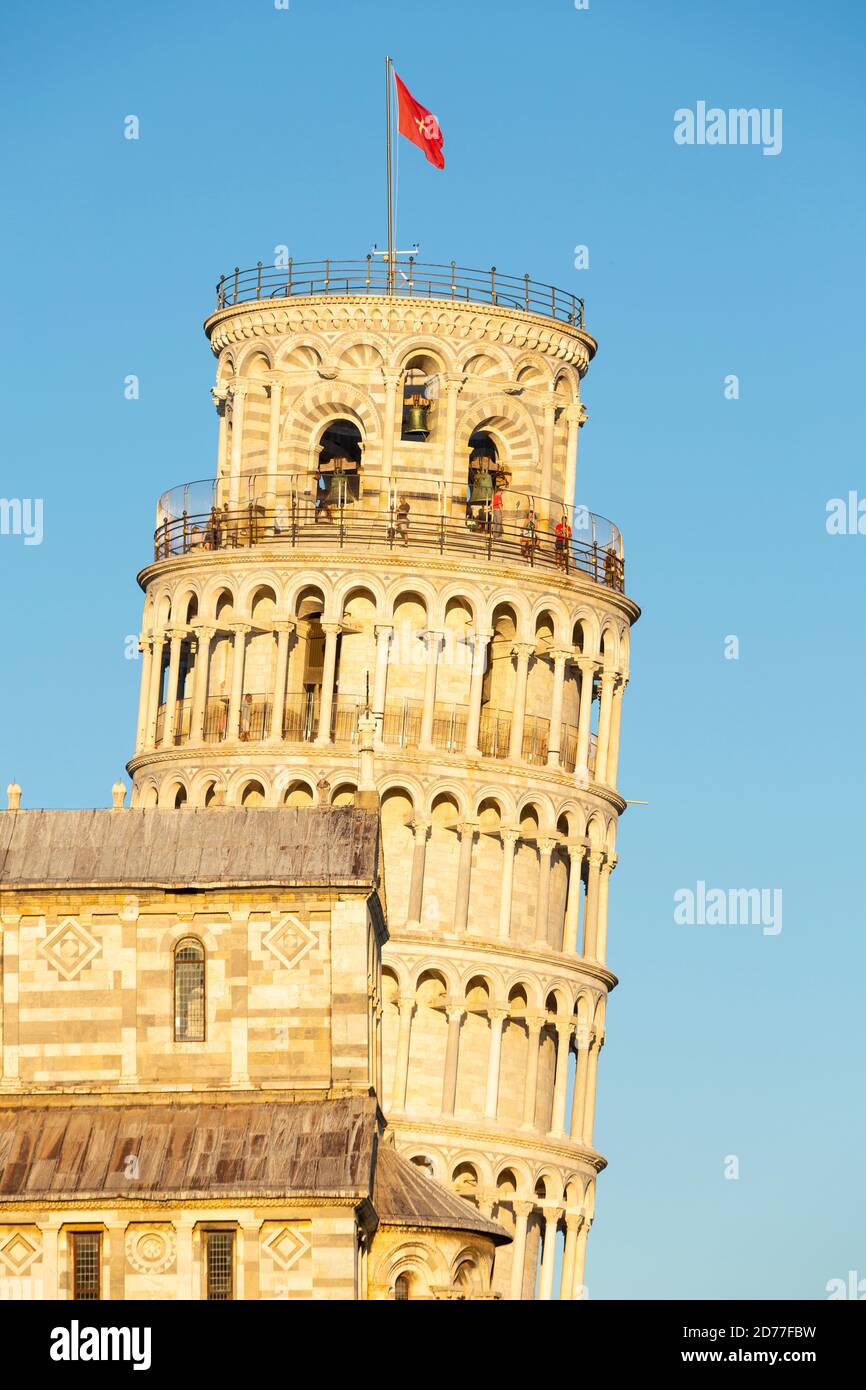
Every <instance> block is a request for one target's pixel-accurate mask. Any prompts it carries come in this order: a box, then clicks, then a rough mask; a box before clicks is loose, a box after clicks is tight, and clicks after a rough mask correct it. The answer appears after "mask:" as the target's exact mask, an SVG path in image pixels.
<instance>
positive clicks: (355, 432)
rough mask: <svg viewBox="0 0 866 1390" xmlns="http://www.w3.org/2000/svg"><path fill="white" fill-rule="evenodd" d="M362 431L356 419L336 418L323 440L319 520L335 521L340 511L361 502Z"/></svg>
mask: <svg viewBox="0 0 866 1390" xmlns="http://www.w3.org/2000/svg"><path fill="white" fill-rule="evenodd" d="M362 452H363V440H362V438H361V431H360V430H359V429H358V426H357V425H356V424H355V423H354V421H352V420H345V419H340V420H332V421H331V422H330V424H329V425H328V426H327V428H326V429H325V431H324V433H323V434H322V436H321V438H320V440H319V456H318V461H317V465H316V468H317V474H318V477H317V480H316V520H317V521H333V520H334V519H335V516H336V511H337V510H338V509H339V508H341V507H345V506H348V505H349V504H351V503H352V502H357V500H358V498H359V496H360V491H361V476H360V475H361V454H362Z"/></svg>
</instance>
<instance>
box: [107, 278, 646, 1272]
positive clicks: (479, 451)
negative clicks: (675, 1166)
mask: <svg viewBox="0 0 866 1390" xmlns="http://www.w3.org/2000/svg"><path fill="white" fill-rule="evenodd" d="M333 265H334V263H325V266H326V269H324V270H323V268H322V267H313V268H307V270H306V271H305V273H304V275H303V276H299V277H298V278H292V276H291V275H290V276H289V278H288V280H286V278H285V276H284V275H283V276H282V277H281V280H280V282H279V283H276V280H275V279H274V280H273V283H263V275H262V271H261V268H258V271H257V272H253V273H252V275H250V276H241V275H240V273H238V275H237V277H233V278H230V279H229V280H228V281H224V282H221V288H220V295H219V301H218V307H217V310H216V312H215V313H213V314H212V315H211V317H210V318H209V319H208V320H207V322H206V325H205V331H206V332H207V335H208V337H209V339H210V343H211V347H212V349H213V352H214V354H215V356H216V359H217V371H216V385H215V387H214V390H213V396H214V402H215V405H216V412H217V423H218V443H217V468H216V476H215V478H213V479H211V480H207V481H205V482H201V483H190V484H184V485H182V486H181V487H179V488H175V489H173V490H172V491H171V492H169V493H166V494H165V495H164V497H163V498H162V499H161V500H160V504H159V510H158V515H157V527H156V533H155V538H154V555H155V558H154V561H153V563H152V564H150V565H148V567H147V568H146V569H144V570H143V571H142V573H141V575H140V576H139V579H140V582H141V585H142V587H143V589H144V592H145V605H144V620H143V626H142V635H141V650H142V680H141V700H140V708H139V718H138V729H137V743H136V751H135V755H134V757H133V758H132V760H131V762H130V764H129V769H130V772H131V774H132V776H133V782H134V790H133V804H137V805H140V806H151V805H159V806H177V807H181V806H188V807H206V806H214V805H222V804H226V805H242V806H250V807H252V806H277V805H289V806H300V805H307V804H314V803H320V804H323V803H329V804H335V805H343V804H347V803H350V802H352V801H353V800H354V799H355V797H356V795H358V793H359V776H360V774H361V771H362V765H363V767H364V768H365V769H366V771H365V772H364V776H365V779H366V781H369V782H371V783H372V784H374V786H375V792H376V793H378V798H379V802H380V806H381V817H382V825H383V836H384V850H385V883H386V890H387V910H388V922H389V929H390V942H389V943H388V945H387V946H386V949H385V952H384V986H383V997H382V999H381V1000H379V1001H377V1006H378V1007H379V1008H380V1009H381V1016H382V1029H383V1041H384V1056H385V1081H384V1096H383V1103H384V1104H385V1106H386V1108H388V1118H389V1121H390V1123H391V1125H392V1126H393V1128H394V1130H395V1132H396V1137H397V1142H398V1145H399V1147H400V1148H401V1150H402V1151H403V1152H404V1153H405V1154H406V1155H407V1156H408V1157H409V1158H411V1159H413V1160H414V1161H416V1162H417V1163H419V1164H422V1165H423V1166H424V1167H425V1168H427V1169H428V1170H429V1171H430V1172H431V1173H432V1174H433V1175H434V1176H435V1177H437V1178H438V1179H440V1180H441V1181H443V1182H446V1183H450V1184H451V1185H453V1186H454V1187H455V1189H456V1190H457V1191H459V1192H460V1193H462V1194H463V1195H465V1196H467V1197H470V1198H472V1199H473V1200H474V1201H475V1202H476V1203H477V1204H478V1206H479V1207H480V1209H481V1210H482V1212H484V1213H485V1214H486V1215H493V1216H495V1218H496V1219H497V1220H498V1221H500V1222H501V1223H503V1224H504V1225H506V1226H507V1227H508V1228H509V1229H511V1230H512V1231H513V1237H514V1238H513V1242H512V1244H511V1245H510V1246H507V1247H503V1248H502V1249H501V1250H500V1251H499V1252H498V1254H497V1261H496V1269H495V1286H496V1288H497V1289H498V1291H499V1292H500V1293H501V1294H502V1295H503V1296H505V1297H511V1298H532V1297H533V1296H538V1297H540V1298H542V1299H549V1298H552V1297H555V1296H559V1297H561V1298H566V1299H569V1298H580V1297H581V1296H582V1293H583V1285H584V1257H585V1252H586V1238H587V1233H588V1230H589V1226H590V1224H591V1222H592V1219H593V1212H594V1200H595V1179H596V1175H597V1174H598V1172H599V1171H600V1169H601V1168H602V1167H603V1166H604V1160H603V1158H602V1157H601V1155H600V1154H599V1153H598V1152H597V1151H596V1150H595V1148H594V1147H593V1117H594V1112H595V1095H596V1082H597V1074H598V1063H599V1055H600V1052H601V1048H602V1045H603V1043H604V1030H605V1006H606V1002H607V995H608V992H609V990H610V989H611V988H612V987H613V986H614V984H615V983H616V979H615V976H614V975H613V974H612V972H611V971H610V969H609V967H608V965H607V921H608V893H609V885H610V877H611V873H612V871H613V869H614V867H615V865H616V862H617V855H616V831H617V822H618V817H619V815H620V813H621V812H622V811H623V810H624V807H625V802H624V801H623V800H622V798H621V796H620V794H619V792H618V790H617V768H618V758H619V741H620V719H621V712H622V699H623V693H624V690H625V687H626V684H627V681H628V675H629V630H630V625H631V624H632V623H633V622H634V621H635V620H636V619H637V617H638V614H639V610H638V608H637V607H636V605H635V604H634V603H632V602H631V600H630V599H628V598H627V597H626V596H625V594H624V584H623V560H622V544H621V539H620V536H619V532H618V531H617V529H616V527H614V526H613V525H612V524H611V523H609V522H606V521H604V520H603V519H602V518H600V517H596V516H594V515H592V514H590V513H588V512H586V511H585V510H584V509H582V508H579V507H575V506H573V505H572V503H573V498H574V492H575V480H576V469H577V457H578V440H579V433H580V429H581V427H582V425H583V423H584V421H585V419H586V411H585V409H584V407H583V405H582V403H581V400H580V387H581V380H582V378H583V376H584V374H585V373H586V370H587V368H588V365H589V363H590V361H591V359H592V357H593V355H594V353H595V350H596V343H595V341H594V339H593V338H592V337H591V336H590V335H589V334H588V333H587V332H586V330H585V329H584V328H583V326H582V306H580V307H578V306H576V303H575V301H573V300H572V301H571V307H570V308H569V299H570V297H569V296H566V295H563V294H562V293H561V292H559V291H555V290H554V291H552V292H551V291H550V290H549V287H546V286H534V285H531V282H529V281H526V282H525V286H526V290H525V296H524V293H523V286H524V281H522V280H521V281H520V282H519V286H520V293H519V294H517V293H514V294H511V295H509V294H507V293H506V294H503V291H502V281H501V277H499V278H498V279H494V281H493V284H492V286H490V285H487V284H485V282H484V281H483V280H482V279H481V277H473V275H472V273H469V272H467V273H465V274H464V273H463V272H460V271H457V270H456V268H454V267H452V268H451V269H450V271H449V272H447V273H442V275H441V276H440V278H436V276H437V274H438V272H436V273H434V272H435V271H436V268H433V270H432V271H431V273H430V277H429V279H425V277H424V276H423V275H422V274H421V268H420V267H418V266H417V265H411V266H409V268H408V273H406V272H403V274H402V278H401V276H400V275H398V277H397V281H398V284H399V285H401V286H403V287H404V292H403V293H398V294H395V295H393V296H389V295H388V294H387V293H386V292H385V289H384V287H382V286H380V285H377V284H376V283H375V282H373V283H371V281H370V278H369V277H370V270H369V266H368V269H367V277H368V278H367V280H364V278H363V271H362V270H361V271H359V272H358V274H357V275H356V274H355V272H354V271H352V272H351V273H350V272H349V271H346V273H345V277H344V279H340V278H338V277H336V276H335V275H334V272H333ZM399 269H401V271H402V269H403V268H402V267H399ZM272 279H273V277H272ZM283 281H285V283H283ZM514 283H518V282H514ZM407 285H411V292H408V291H406V289H405V287H406V286H407ZM449 291H450V292H449ZM557 296H558V299H557ZM557 528H559V529H558V530H557ZM367 707H369V708H370V710H371V711H372V715H373V716H374V719H375V724H374V725H372V726H371V725H370V723H369V721H367V720H364V719H362V716H363V714H364V711H365V709H366V708H367ZM370 728H372V732H370V733H365V729H370ZM362 745H365V746H366V752H363V754H362ZM370 745H372V751H371V748H370ZM360 790H361V791H362V792H363V793H364V794H365V795H367V796H368V795H369V793H370V790H371V787H370V786H367V785H362V786H361V788H360ZM560 1236H561V1239H562V1246H563V1255H562V1260H561V1261H560V1262H558V1263H557V1261H556V1246H557V1238H558V1237H560ZM557 1271H558V1272H559V1288H558V1289H556V1288H555V1287H554V1285H555V1280H556V1275H557Z"/></svg>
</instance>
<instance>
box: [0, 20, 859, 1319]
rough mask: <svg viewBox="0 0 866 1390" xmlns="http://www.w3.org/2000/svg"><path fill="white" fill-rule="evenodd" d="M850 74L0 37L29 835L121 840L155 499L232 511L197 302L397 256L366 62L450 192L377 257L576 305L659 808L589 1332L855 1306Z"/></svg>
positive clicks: (588, 438)
mask: <svg viewBox="0 0 866 1390" xmlns="http://www.w3.org/2000/svg"><path fill="white" fill-rule="evenodd" d="M864 35H866V15H864V11H863V9H862V7H861V6H859V5H856V4H854V3H853V0H846V2H845V3H842V0H825V3H822V4H820V5H819V4H814V3H811V0H761V3H760V4H756V3H755V0H728V2H727V3H726V4H724V5H718V4H709V3H706V0H704V2H703V3H696V2H695V0H676V2H674V0H653V3H648V2H647V0H590V8H589V10H588V11H577V10H575V9H574V6H573V4H572V3H571V0H545V3H543V4H539V3H530V2H529V0H525V3H513V2H512V3H509V2H508V0H497V3H483V4H475V5H469V4H466V3H459V4H458V3H455V0H440V3H437V4H436V5H435V6H426V7H425V6H422V7H416V8H415V9H412V8H411V7H409V6H407V5H406V4H405V3H397V2H396V0H372V2H371V3H369V4H365V5H360V4H357V3H350V0H340V2H339V3H335V2H334V0H316V3H314V0H291V8H290V9H289V10H288V11H287V12H283V11H277V10H275V9H274V8H273V4H272V3H271V2H270V0H246V3H244V4H237V3H234V4H229V3H226V0H207V3H204V0H188V3H185V4H183V5H177V4H169V3H167V0H149V3H147V4H143V5H118V4H116V3H107V2H106V0H89V3H87V4H86V5H69V4H65V3H59V0H49V3H46V4H41V5H39V6H32V5H25V4H24V3H22V0H7V3H6V4H5V5H4V6H3V10H2V15H0V51H2V53H3V59H2V63H3V69H4V71H3V75H2V83H0V102H2V106H3V124H4V128H5V132H6V139H5V141H4V146H5V149H4V152H3V155H2V183H3V193H4V204H5V208H6V211H5V214H4V218H3V223H2V228H0V241H2V253H3V260H2V264H3V279H2V297H3V306H2V307H3V318H4V331H3V337H2V354H3V367H2V372H0V390H2V393H3V400H2V419H3V432H2V441H0V457H2V473H0V495H3V496H7V497H8V496H14V497H41V498H43V499H44V507H45V519H44V526H45V538H44V541H43V544H42V545H41V546H31V547H25V546H24V545H23V543H22V540H21V538H20V537H18V538H16V537H9V536H5V537H0V572H2V581H0V602H2V613H0V617H2V635H3V666H2V678H0V687H2V688H0V701H2V709H0V782H2V785H3V786H4V787H5V784H6V782H7V780H9V778H10V777H11V776H12V775H13V774H14V775H15V776H16V777H17V778H18V780H19V781H20V782H21V784H22V786H23V788H24V795H25V804H26V805H29V806H80V805H83V806H87V805H105V804H107V803H108V802H109V801H110V787H111V783H112V782H113V780H114V779H115V777H116V776H117V775H118V772H119V771H121V770H122V768H123V764H124V762H125V759H126V758H127V757H128V755H129V753H130V750H131V747H132V739H133V724H134V717H135V701H136V695H137V685H138V668H137V664H136V663H134V662H129V661H127V660H125V659H124V642H125V638H126V635H127V634H128V633H135V632H137V631H138V627H139V621H140V594H139V590H138V588H137V586H136V584H135V582H134V575H135V572H136V570H137V569H138V568H139V567H140V566H141V565H143V564H144V563H145V562H146V561H147V559H148V552H149V546H150V533H151V529H152V524H153V509H154V505H155V501H156V497H157V495H158V493H159V492H161V491H162V490H163V489H164V488H166V487H168V486H169V485H171V484H174V483H178V482H182V481H184V480H187V479H191V478H200V477H205V476H209V475H211V474H212V472H213V469H214V459H215V443H216V428H215V427H216V417H215V415H214V412H213V408H212V405H211V402H210V399H209V396H208V387H209V385H210V384H211V381H212V379H213V370H212V359H211V355H210V351H209V349H208V347H207V345H206V342H205V340H204V338H203V336H202V334H201V320H202V319H203V318H204V316H205V314H206V313H207V312H208V311H209V309H210V307H211V303H212V291H213V284H214V282H215V281H216V279H217V276H218V275H219V273H220V272H221V271H227V270H229V269H230V268H231V267H233V266H234V265H235V264H240V265H241V266H244V265H249V264H254V263H255V261H256V260H257V259H259V257H261V258H262V259H263V260H265V261H267V260H268V259H269V258H270V257H272V256H273V248H274V247H275V246H276V245H278V244H280V243H286V244H287V245H288V246H289V248H290V250H291V252H292V254H293V255H294V256H296V257H298V258H300V259H310V258H320V257H324V256H327V255H331V256H335V257H360V256H363V255H365V254H366V252H367V251H368V250H369V248H370V245H371V243H372V242H373V241H378V242H379V243H380V244H381V243H382V241H383V239H384V225H383V223H384V215H383V203H384V196H383V193H384V170H383V139H382V136H383V116H382V103H383V64H384V56H385V54H386V52H388V51H390V52H391V53H392V54H393V55H394V57H395V59H396V62H397V67H398V71H399V72H400V73H401V76H402V77H403V78H404V79H405V80H406V82H407V83H408V85H409V87H410V89H411V90H412V91H413V92H414V94H415V95H416V96H417V97H418V98H419V99H420V100H421V101H422V102H423V103H424V104H425V105H427V106H429V107H431V108H432V109H433V110H434V111H435V112H436V114H437V115H438V117H439V119H440V122H441V125H442V129H443V131H444V135H445V153H446V159H447V167H446V170H445V172H444V174H439V173H437V172H436V171H435V170H433V169H432V168H431V167H430V166H428V165H427V164H425V162H424V160H423V157H422V155H421V153H420V152H419V151H416V150H414V149H413V148H412V147H411V146H409V145H408V144H406V143H405V142H403V148H402V150H401V163H400V213H399V229H398V234H399V236H398V239H399V241H400V244H401V245H407V244H410V243H411V242H412V241H414V240H415V239H418V240H419V241H420V242H421V245H422V252H423V254H424V257H425V258H426V259H429V260H434V261H447V260H450V259H451V258H452V257H453V258H455V259H456V260H457V261H458V263H462V264H464V265H478V266H487V265H490V264H494V263H495V264H496V265H497V266H498V267H499V268H500V269H501V270H503V271H511V272H514V273H516V274H522V273H523V272H524V271H525V270H526V271H529V272H530V273H531V274H532V275H533V276H535V277H536V278H538V279H541V280H547V281H551V282H553V283H556V284H559V285H562V286H563V287H565V288H568V289H571V288H573V289H575V290H576V291H577V292H578V293H582V294H584V295H585V296H586V299H587V313H588V325H589V327H590V328H591V330H592V331H593V332H594V333H595V334H596V335H597V337H598V339H599V342H600V350H599V355H598V358H597V360H596V362H595V363H594V365H593V367H592V369H591V371H590V375H589V377H588V380H587V382H586V384H585V393H584V394H585V399H586V402H587V404H588V407H589V411H590V420H589V423H588V425H587V426H586V428H585V429H584V431H583V433H582V436H581V460H580V470H579V485H578V494H579V500H580V501H581V502H584V503H586V504H587V505H588V506H590V507H591V508H592V509H593V510H595V511H598V512H601V513H603V514H604V515H606V516H610V517H612V518H613V519H614V520H615V521H616V522H617V523H618V524H619V525H620V527H621V528H622V531H623V535H624V538H625V546H626V561H627V565H626V578H627V585H628V590H629V592H630V593H631V594H632V595H633V596H634V598H635V599H636V600H637V601H638V602H639V603H640V604H641V605H642V606H643V609H644V616H643V618H642V620H641V622H640V624H639V625H638V627H637V629H636V631H635V640H634V648H633V678H632V684H631V687H630V689H629V691H628V694H627V696H626V705H625V731H624V743H623V755H622V766H621V771H622V777H621V782H622V786H623V790H624V793H625V795H627V796H629V797H632V798H636V799H638V798H642V799H645V800H647V801H648V802H649V805H648V806H640V807H635V808H634V809H633V810H631V811H630V812H629V813H628V815H627V816H626V817H625V818H624V821H623V825H622V829H621V835H620V852H621V863H620V867H619V868H618V869H617V871H616V874H615V876H614V879H613V884H612V912H611V928H610V956H611V961H612V965H613V968H614V969H616V970H617V971H618V973H619V974H620V977H621V980H622V984H621V986H620V987H619V988H618V989H617V990H616V992H615V994H614V995H613V997H612V999H611V1004H610V1008H609V1015H608V1039H609V1041H608V1044H607V1046H606V1048H605V1050H604V1053H603V1056H602V1065H601V1079H600V1091H599V1097H600V1099H599V1120H598V1126H597V1140H598V1143H599V1146H600V1148H601V1149H602V1151H603V1152H604V1153H606V1155H607V1156H608V1158H609V1160H610V1169H609V1171H608V1172H607V1173H605V1174H604V1176H603V1178H602V1180H601V1181H600V1183H599V1201H598V1215H597V1221H596V1226H595V1230H594V1232H593V1235H592V1239H591V1243H590V1262H589V1267H588V1276H589V1285H590V1294H591V1296H592V1297H597V1298H600V1297H610V1296H625V1297H647V1296H650V1297H657V1298H668V1297H683V1296H684V1297H695V1298H707V1297H715V1296H720V1297H728V1298H733V1297H739V1296H751V1297H757V1298H775V1297H782V1298H785V1297H791V1298H794V1297H798V1298H820V1297H823V1296H824V1288H825V1285H826V1283H827V1281H828V1279H831V1278H836V1277H838V1278H845V1277H847V1272H848V1270H850V1269H856V1270H858V1271H859V1275H860V1277H861V1278H863V1277H866V1204H864V1201H863V1174H864V1147H866V1107H864V1103H863V1066H864V1051H866V1044H864V1025H863V1009H862V995H863V979H864V975H866V929H864V911H863V894H862V877H863V873H864V867H863V866H864V861H866V857H864V854H863V819H862V808H861V797H862V787H863V783H864V743H866V740H864V737H863V734H862V708H863V685H864V640H863V622H862V605H863V593H864V586H863V572H864V562H866V536H841V537H830V536H828V535H827V533H826V530H825V524H824V518H825V506H826V502H827V500H828V499H829V498H832V497H837V496H844V495H846V494H847V493H848V491H849V490H850V489H857V488H859V489H861V493H862V494H863V495H866V474H864V469H863V462H862V460H863V438H864V434H866V420H864V406H866V392H864V390H863V373H864V362H863V323H864V321H866V313H864V309H866V305H864V288H863V275H862V268H863V267H862V262H863V244H864V236H863V233H864V188H866V180H864V161H863V130H864V92H863V84H862V73H863V70H864ZM699 100H705V101H706V102H707V103H708V105H710V106H712V105H717V106H721V107H723V108H725V109H727V108H729V107H738V106H757V107H770V108H774V107H781V108H782V109H783V112H784V117H783V149H782V153H781V154H780V155H779V156H778V157H776V158H768V157H765V156H763V155H762V153H761V150H760V149H759V148H752V147H747V148H743V147H723V148H710V147H703V148H697V147H693V148H683V147H679V146H677V145H676V144H675V143H674V140H673V125H674V120H673V113H674V111H675V110H676V109H677V108H679V107H686V106H689V107H692V108H693V107H694V106H695V104H696V102H697V101H699ZM130 114H135V115H137V116H138V117H139V118H140V122H141V138H140V140H139V141H138V142H131V141H127V140H124V139H123V135H122V125H123V119H124V117H125V116H127V115H130ZM577 244H586V245H587V246H588V247H589V252H590V267H589V269H587V270H582V271H576V270H575V269H574V266H573V261H574V247H575V246H576V245H577ZM130 373H135V374H136V375H138V376H139V377H140V380H141V398H140V400H138V401H135V402H132V401H126V400H125V399H124V395H123V381H124V378H125V377H126V376H127V375H128V374H130ZM731 373H735V374H736V375H738V376H739V378H740V399H739V400H737V401H729V400H726V399H725V397H724V392H723V384H724V378H725V377H726V376H727V375H728V374H731ZM729 634H734V635H736V636H737V637H738V638H739V641H740V657H739V660H737V661H728V660H725V658H724V639H725V637H726V636H727V635H729ZM700 879H702V880H704V881H706V882H707V884H708V885H710V886H714V887H723V888H725V889H727V888H737V887H743V888H748V887H765V888H781V889H782V891H783V894H784V917H783V930H782V932H781V933H780V934H779V935H777V936H765V935H763V934H762V933H761V930H760V928H759V927H754V926H752V927H748V926H741V927H718V926H717V927H709V926H703V927H698V926H694V927H683V926H676V925H675V924H674V920H673V895H674V893H675V892H676V890H677V889H678V888H683V887H692V888H694V886H695V884H696V882H697V881H698V880H700ZM731 1154H733V1155H737V1156H738V1158H739V1162H740V1174H741V1176H740V1178H739V1180H738V1181H726V1180H725V1179H724V1177H723V1165H724V1160H725V1157H726V1155H731Z"/></svg>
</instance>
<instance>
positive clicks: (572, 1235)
mask: <svg viewBox="0 0 866 1390" xmlns="http://www.w3.org/2000/svg"><path fill="white" fill-rule="evenodd" d="M582 1224H583V1217H582V1216H580V1215H578V1214H576V1213H575V1212H570V1211H566V1213H565V1249H564V1250H563V1252H562V1275H561V1277H560V1281H559V1297H560V1300H561V1301H562V1300H565V1299H571V1298H572V1297H573V1296H574V1295H573V1288H574V1266H575V1260H576V1257H577V1235H578V1232H579V1230H580V1228H581V1225H582Z"/></svg>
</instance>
